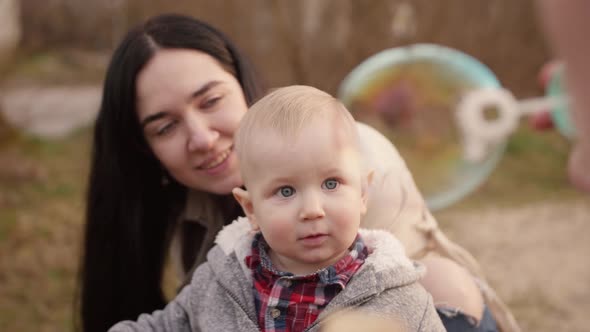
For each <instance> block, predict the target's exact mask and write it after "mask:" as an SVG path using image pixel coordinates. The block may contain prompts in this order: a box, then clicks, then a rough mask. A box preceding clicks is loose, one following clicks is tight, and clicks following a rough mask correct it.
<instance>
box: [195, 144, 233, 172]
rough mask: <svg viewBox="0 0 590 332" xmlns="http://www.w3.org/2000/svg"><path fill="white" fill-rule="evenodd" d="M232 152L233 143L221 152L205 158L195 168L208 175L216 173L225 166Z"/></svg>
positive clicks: (221, 170)
mask: <svg viewBox="0 0 590 332" xmlns="http://www.w3.org/2000/svg"><path fill="white" fill-rule="evenodd" d="M232 154H233V145H232V146H230V147H229V148H227V149H226V150H224V151H222V152H221V153H218V154H217V155H215V156H213V157H211V158H209V159H207V160H205V161H204V162H202V163H201V164H200V165H199V166H197V169H198V170H201V171H205V172H206V173H207V174H209V175H217V174H219V173H221V172H223V171H224V170H225V169H226V168H227V166H228V164H229V161H230V157H231V156H232Z"/></svg>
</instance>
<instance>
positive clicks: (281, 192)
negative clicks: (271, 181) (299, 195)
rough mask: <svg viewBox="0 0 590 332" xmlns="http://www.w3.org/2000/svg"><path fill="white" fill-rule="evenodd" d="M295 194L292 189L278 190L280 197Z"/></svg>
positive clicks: (282, 188) (286, 187)
mask: <svg viewBox="0 0 590 332" xmlns="http://www.w3.org/2000/svg"><path fill="white" fill-rule="evenodd" d="M293 194H295V189H294V188H293V187H289V186H285V187H281V188H279V195H281V196H282V197H291V196H293Z"/></svg>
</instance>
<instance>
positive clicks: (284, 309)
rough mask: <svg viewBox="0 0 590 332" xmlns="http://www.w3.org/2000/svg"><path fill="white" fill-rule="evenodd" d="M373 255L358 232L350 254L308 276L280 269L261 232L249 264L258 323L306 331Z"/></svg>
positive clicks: (275, 331)
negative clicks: (273, 259)
mask: <svg viewBox="0 0 590 332" xmlns="http://www.w3.org/2000/svg"><path fill="white" fill-rule="evenodd" d="M368 254H369V252H368V250H367V248H366V247H365V244H364V242H363V240H362V239H361V237H360V235H357V237H356V239H355V240H354V242H353V244H352V245H351V247H350V252H349V254H348V255H346V256H344V257H343V258H341V259H340V260H339V261H338V262H336V264H334V265H332V266H329V267H327V268H325V269H322V270H319V271H318V272H316V273H314V274H310V275H306V276H296V275H293V274H292V273H289V272H281V271H278V270H276V269H275V268H274V267H273V265H272V263H271V260H270V257H269V256H268V244H267V243H266V241H265V240H264V238H263V237H262V234H260V233H259V234H257V235H256V236H255V238H254V241H253V243H252V255H250V256H248V257H246V264H247V265H248V267H249V268H250V269H252V273H253V279H254V287H253V291H254V303H255V305H256V312H257V314H258V325H259V327H260V329H261V330H262V331H267V332H292V331H293V332H294V331H303V330H304V329H305V328H307V327H309V326H310V325H311V324H313V322H315V320H316V319H317V318H318V316H319V314H320V312H321V311H322V310H323V309H324V308H325V307H326V305H328V303H330V301H331V300H332V299H333V298H334V297H335V296H336V295H337V294H338V293H339V292H340V291H341V290H342V289H344V287H346V284H347V283H348V281H349V280H350V278H352V276H353V275H354V273H355V272H356V271H357V270H358V269H359V268H360V267H361V265H363V263H364V262H365V258H366V257H367V255H368Z"/></svg>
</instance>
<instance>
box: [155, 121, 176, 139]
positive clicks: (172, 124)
mask: <svg viewBox="0 0 590 332" xmlns="http://www.w3.org/2000/svg"><path fill="white" fill-rule="evenodd" d="M175 126H176V122H169V123H167V124H165V125H163V126H161V127H160V128H158V130H157V131H156V135H157V136H164V135H166V134H168V133H170V132H171V131H172V130H173V129H174V127H175Z"/></svg>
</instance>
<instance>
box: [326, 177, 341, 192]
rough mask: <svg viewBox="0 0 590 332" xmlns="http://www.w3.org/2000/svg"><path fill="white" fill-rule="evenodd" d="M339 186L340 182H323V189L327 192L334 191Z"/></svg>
mask: <svg viewBox="0 0 590 332" xmlns="http://www.w3.org/2000/svg"><path fill="white" fill-rule="evenodd" d="M339 184H340V182H338V180H335V179H328V180H326V181H324V188H325V189H328V190H334V189H336V188H337V187H338V185H339Z"/></svg>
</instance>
